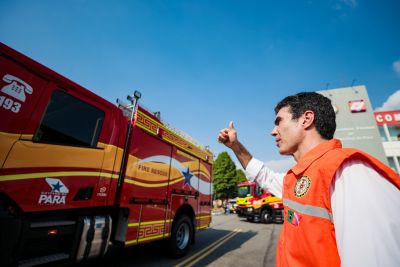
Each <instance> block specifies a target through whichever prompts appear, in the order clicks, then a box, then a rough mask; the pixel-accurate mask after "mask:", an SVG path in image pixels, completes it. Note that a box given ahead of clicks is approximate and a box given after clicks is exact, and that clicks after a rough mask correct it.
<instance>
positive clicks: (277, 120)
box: [274, 117, 282, 125]
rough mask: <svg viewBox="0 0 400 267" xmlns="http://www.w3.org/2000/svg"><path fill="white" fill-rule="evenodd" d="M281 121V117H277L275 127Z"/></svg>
mask: <svg viewBox="0 0 400 267" xmlns="http://www.w3.org/2000/svg"><path fill="white" fill-rule="evenodd" d="M281 120H282V118H281V117H276V119H275V122H274V123H275V125H278V124H279V122H280V121H281Z"/></svg>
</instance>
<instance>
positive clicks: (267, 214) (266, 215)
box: [261, 209, 272, 223]
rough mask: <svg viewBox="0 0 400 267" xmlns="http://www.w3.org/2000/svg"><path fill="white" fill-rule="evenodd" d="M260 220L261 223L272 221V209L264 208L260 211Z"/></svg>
mask: <svg viewBox="0 0 400 267" xmlns="http://www.w3.org/2000/svg"><path fill="white" fill-rule="evenodd" d="M261 222H263V223H271V222H272V211H271V210H270V209H265V210H263V211H262V212H261Z"/></svg>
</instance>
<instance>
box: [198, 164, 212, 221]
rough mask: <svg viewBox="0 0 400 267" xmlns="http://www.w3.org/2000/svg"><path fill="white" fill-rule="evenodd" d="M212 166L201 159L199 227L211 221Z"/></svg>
mask: <svg viewBox="0 0 400 267" xmlns="http://www.w3.org/2000/svg"><path fill="white" fill-rule="evenodd" d="M211 177H212V168H211V164H210V163H208V162H206V161H203V160H200V167H199V193H200V195H199V205H200V208H199V216H198V220H197V228H198V229H202V228H206V227H208V225H209V224H210V222H211V206H212V189H211V186H212V183H211V182H212V180H211Z"/></svg>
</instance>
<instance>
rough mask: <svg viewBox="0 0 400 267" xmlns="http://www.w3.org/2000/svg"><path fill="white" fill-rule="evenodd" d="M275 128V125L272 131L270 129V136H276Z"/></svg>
mask: <svg viewBox="0 0 400 267" xmlns="http://www.w3.org/2000/svg"><path fill="white" fill-rule="evenodd" d="M276 128H277V127H276V126H275V127H274V128H273V129H272V131H271V135H272V136H276V135H277V134H278V131H277V129H276Z"/></svg>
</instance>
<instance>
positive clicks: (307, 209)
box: [283, 199, 333, 223]
mask: <svg viewBox="0 0 400 267" xmlns="http://www.w3.org/2000/svg"><path fill="white" fill-rule="evenodd" d="M283 205H285V206H286V207H288V208H291V209H294V210H296V211H298V212H300V213H302V214H305V215H309V216H314V217H318V218H322V219H327V220H329V221H330V222H331V223H333V217H332V214H331V213H330V212H329V211H328V210H327V209H324V208H321V207H315V206H311V205H304V204H301V203H298V202H296V201H293V200H290V199H284V200H283Z"/></svg>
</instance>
